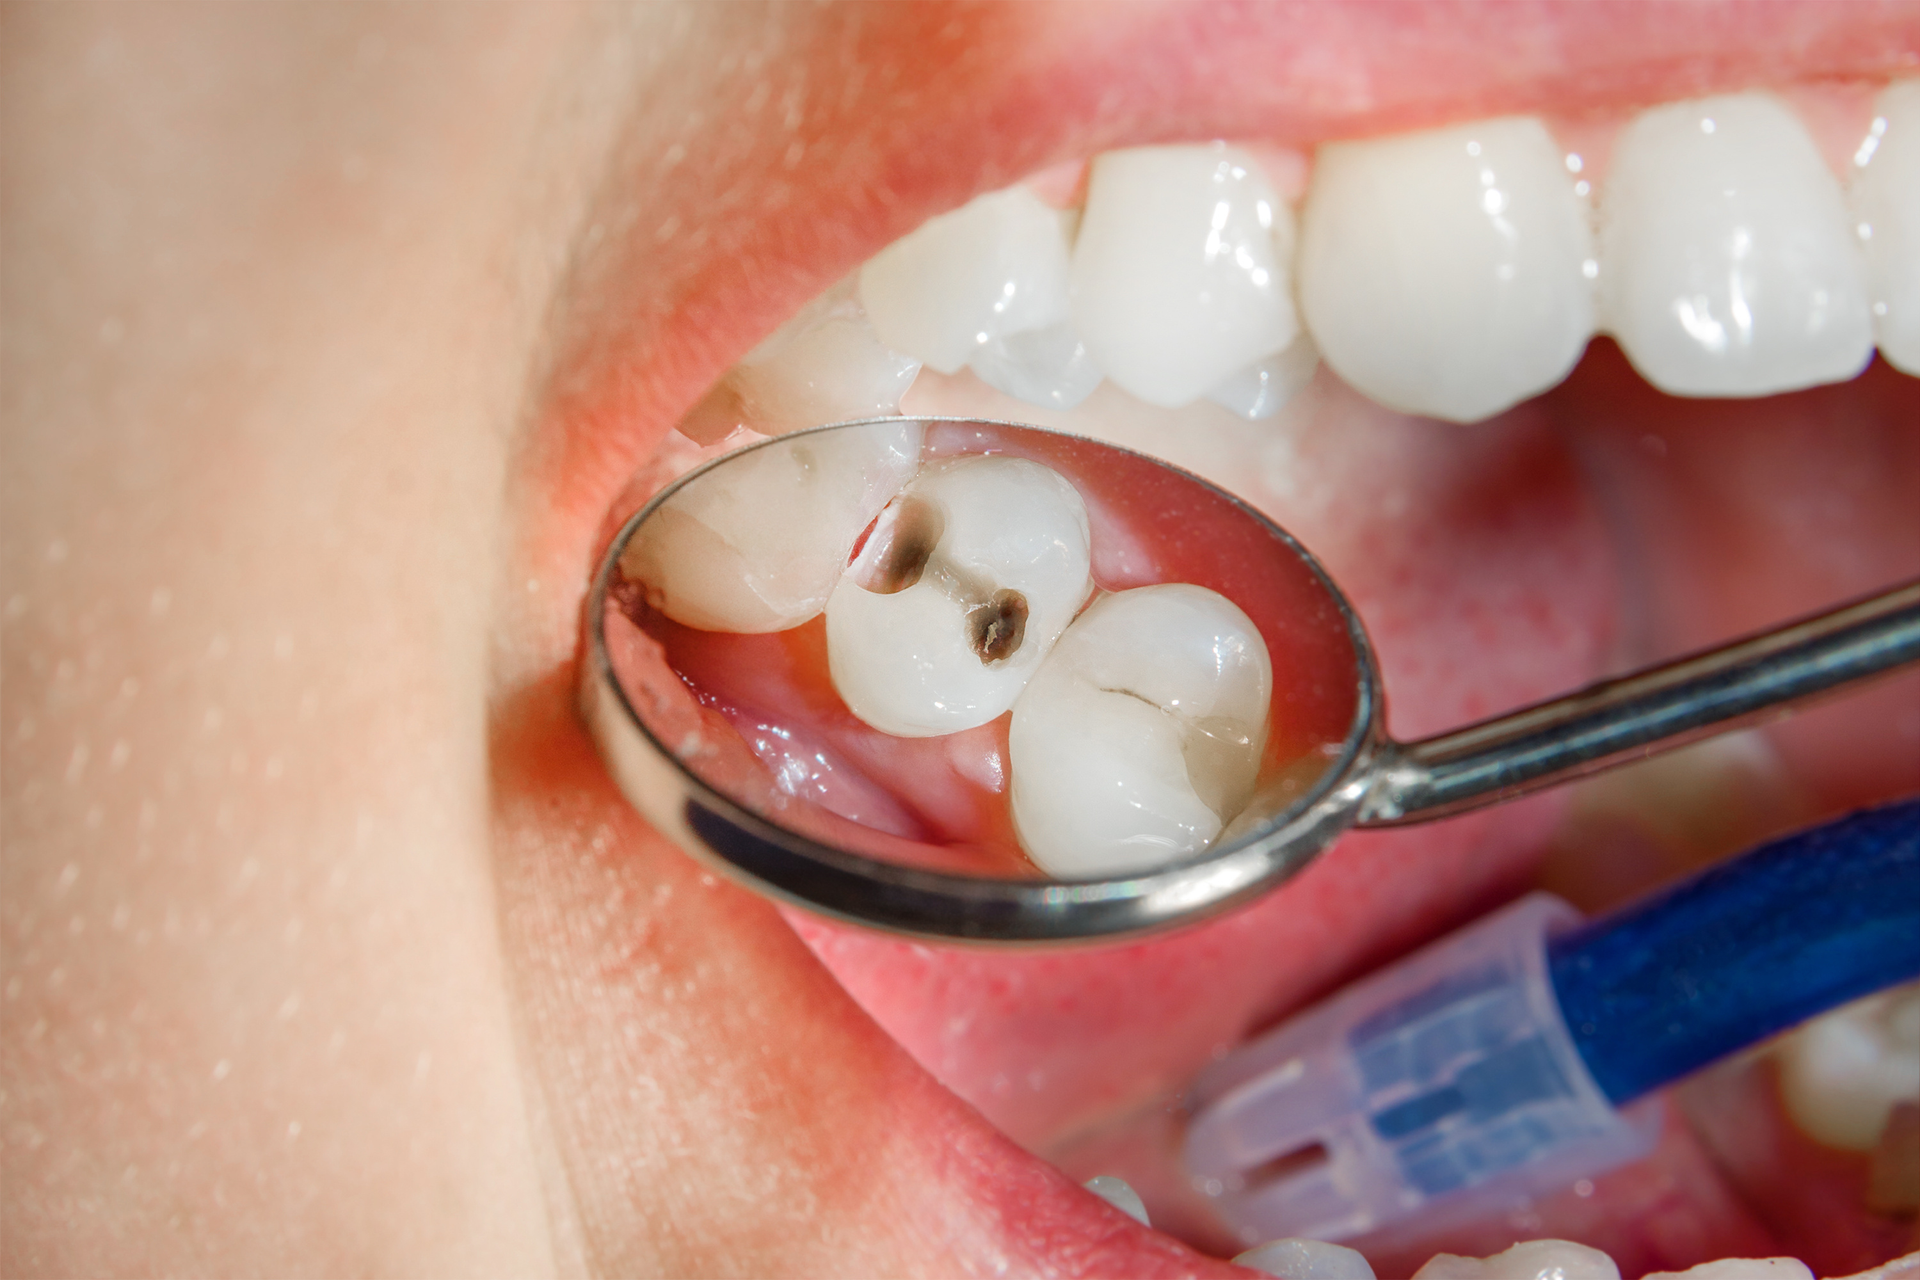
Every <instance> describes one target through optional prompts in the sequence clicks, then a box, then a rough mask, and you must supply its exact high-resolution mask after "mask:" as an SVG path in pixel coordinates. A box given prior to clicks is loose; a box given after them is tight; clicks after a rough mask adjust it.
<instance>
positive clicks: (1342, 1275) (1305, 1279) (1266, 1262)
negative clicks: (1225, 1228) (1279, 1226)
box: [1233, 1239, 1375, 1280]
mask: <svg viewBox="0 0 1920 1280" xmlns="http://www.w3.org/2000/svg"><path fill="white" fill-rule="evenodd" d="M1233 1265H1234V1266H1236V1267H1246V1268H1247V1269H1248V1270H1250V1271H1259V1272H1263V1273H1265V1274H1267V1275H1270V1276H1280V1277H1281V1278H1282V1280H1375V1277H1374V1274H1373V1265H1372V1264H1371V1263H1369V1262H1368V1261H1367V1259H1366V1256H1365V1255H1364V1254H1362V1253H1361V1252H1360V1251H1359V1250H1358V1249H1349V1248H1347V1247H1346V1246H1345V1245H1343V1244H1323V1243H1322V1242H1320V1241H1318V1240H1299V1239H1286V1240H1270V1241H1268V1242H1267V1243H1266V1244H1263V1245H1261V1246H1260V1247H1259V1248H1257V1249H1249V1250H1247V1251H1246V1252H1245V1253H1243V1254H1241V1255H1239V1256H1238V1257H1236V1258H1235V1259H1234V1260H1233Z"/></svg>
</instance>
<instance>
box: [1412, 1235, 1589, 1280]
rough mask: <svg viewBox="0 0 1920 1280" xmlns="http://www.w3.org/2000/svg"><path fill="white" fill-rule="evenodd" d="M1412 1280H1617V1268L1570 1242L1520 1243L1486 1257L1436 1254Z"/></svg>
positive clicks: (1524, 1241)
mask: <svg viewBox="0 0 1920 1280" xmlns="http://www.w3.org/2000/svg"><path fill="white" fill-rule="evenodd" d="M1413 1280H1620V1268H1619V1267H1617V1266H1615V1265H1614V1261H1613V1259H1612V1258H1609V1257H1608V1256H1607V1255H1606V1254H1604V1253H1602V1252H1600V1250H1598V1249H1593V1248H1589V1247H1588V1246H1586V1245H1584V1244H1575V1243H1573V1241H1571V1240H1522V1241H1521V1242H1520V1243H1519V1244H1516V1245H1514V1246H1513V1247H1512V1248H1511V1249H1508V1250H1506V1251H1505V1252H1502V1253H1496V1254H1493V1255H1492V1256H1491V1257H1486V1258H1466V1257H1462V1256H1460V1255H1459V1254H1457V1253H1440V1254H1435V1255H1434V1256H1433V1257H1432V1258H1431V1259H1429V1260H1428V1261H1427V1264H1426V1265H1425V1266H1423V1267H1421V1268H1420V1269H1419V1270H1418V1271H1416V1272H1414V1273H1413Z"/></svg>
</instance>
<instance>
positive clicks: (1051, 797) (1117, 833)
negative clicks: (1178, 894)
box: [1008, 583, 1273, 878]
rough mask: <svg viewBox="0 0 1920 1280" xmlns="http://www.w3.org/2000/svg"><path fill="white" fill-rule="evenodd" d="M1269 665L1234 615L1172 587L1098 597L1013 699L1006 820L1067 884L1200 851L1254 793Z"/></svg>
mask: <svg viewBox="0 0 1920 1280" xmlns="http://www.w3.org/2000/svg"><path fill="white" fill-rule="evenodd" d="M1272 692H1273V669H1272V663H1271V661H1270V659H1269V658H1268V656H1267V648H1266V644H1265V642H1264V641H1263V640H1262V639H1261V636H1260V633H1259V632H1258V631H1257V630H1256V629H1255V628H1254V626H1253V623H1252V622H1251V621H1249V620H1248V618H1247V616H1246V614H1244V613H1242V612H1241V611H1240V609H1239V608H1238V606H1236V605H1234V604H1233V602H1231V601H1230V600H1228V599H1226V597H1224V596H1221V595H1219V594H1218V593H1216V592H1213V591H1209V590H1207V589H1206V588H1205V587H1197V586H1193V585H1190V584H1187V583H1166V584H1162V585H1159V586H1151V587H1136V588H1135V589H1133V590H1131V591H1122V592H1119V593H1117V594H1115V595H1110V596H1106V597H1103V598H1102V599H1100V600H1097V601H1095V602H1094V603H1093V604H1092V605H1091V606H1090V607H1089V608H1088V609H1087V611H1086V613H1084V614H1082V615H1081V616H1080V617H1079V618H1077V619H1076V620H1075V621H1074V623H1073V625H1072V626H1071V627H1069V628H1067V632H1066V634H1065V635H1063V636H1061V637H1060V642H1059V644H1057V645H1055V646H1054V650H1053V652H1052V654H1051V655H1049V656H1048V658H1047V660H1046V662H1044V663H1043V664H1041V667H1040V670H1039V671H1038V672H1036V673H1035V675H1034V677H1033V679H1032V681H1031V682H1030V683H1029V684H1028V685H1027V688H1026V692H1025V693H1023V694H1022V695H1021V696H1020V700H1019V701H1018V702H1017V703H1015V704H1014V709H1013V724H1012V727H1011V730H1010V733H1009V747H1008V754H1009V768H1010V772H1011V774H1012V779H1013V781H1012V793H1013V818H1014V825H1015V828H1016V829H1017V830H1018V832H1019V835H1020V842H1021V845H1022V847H1023V848H1025V849H1026V851H1027V854H1028V856H1029V857H1031V858H1032V859H1033V860H1034V862H1035V863H1037V864H1038V865H1039V866H1040V867H1041V869H1043V870H1045V871H1047V872H1048V873H1049V874H1052V875H1055V876H1061V877H1067V878H1074V877H1093V876H1102V875H1123V874H1126V873H1128V872H1134V871H1143V870H1147V869H1150V868H1153V867H1156V866H1160V865H1163V864H1165V863H1169V862H1172V861H1175V860H1177V859H1179V858H1182V857H1186V856H1189V855H1192V854H1196V853H1199V852H1201V851H1202V850H1204V849H1205V848H1206V847H1207V846H1208V845H1209V844H1211V843H1212V841H1213V839H1214V837H1215V836H1217V835H1218V834H1219V833H1220V829H1221V827H1222V826H1223V825H1224V824H1225V823H1226V822H1227V821H1228V820H1229V819H1231V818H1232V817H1233V815H1234V814H1236V813H1238V812H1239V810H1240V808H1241V806H1243V805H1244V804H1245V803H1246V800H1247V796H1248V795H1249V793H1250V792H1251V791H1252V788H1253V784H1254V778H1255V774H1256V773H1257V771H1258V769H1259V764H1260V752H1261V749H1262V748H1263V747H1264V746H1265V744H1266V736H1267V720H1268V707H1269V703H1270V700H1271V697H1272Z"/></svg>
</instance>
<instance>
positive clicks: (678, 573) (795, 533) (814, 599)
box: [620, 422, 922, 632]
mask: <svg viewBox="0 0 1920 1280" xmlns="http://www.w3.org/2000/svg"><path fill="white" fill-rule="evenodd" d="M921 434H922V428H921V425H920V424H919V423H918V422H897V423H896V422H886V423H876V424H874V425H872V426H866V427H850V428H847V429H845V430H841V431H833V432H827V433H824V434H821V435H805V436H796V437H794V438H792V439H789V440H782V441H779V442H776V443H773V444H768V445H765V446H762V447H761V448H759V449H755V450H754V451H752V452H751V453H747V454H745V455H742V456H740V457H737V458H734V459H732V460H731V461H729V462H727V464H726V465H725V467H724V468H723V469H720V470H718V471H710V472H707V473H705V474H704V475H700V476H696V477H694V478H693V479H692V480H689V481H688V482H687V484H686V485H685V487H683V488H681V489H680V490H679V491H678V492H676V493H675V494H674V495H673V496H672V497H671V498H669V499H667V501H666V502H665V503H663V504H662V505H661V507H660V509H659V510H658V511H655V512H654V513H653V514H652V515H651V516H649V517H648V518H647V520H646V521H645V522H644V523H643V524H642V525H641V526H640V529H639V531H638V532H637V533H636V534H635V535H634V538H633V540H632V541H631V542H630V543H628V544H627V550H626V552H625V554H623V555H622V556H621V557H620V569H621V572H622V573H624V574H625V575H626V576H627V577H628V578H629V579H630V580H633V581H636V582H640V583H642V584H644V587H645V590H646V594H647V599H648V601H649V602H650V603H651V604H652V605H653V607H654V608H656V609H659V610H660V611H661V612H663V613H665V614H666V615H667V616H668V617H670V618H672V619H673V620H674V621H676V622H681V623H684V624H686V625H687V626H690V627H698V628H700V629H702V630H705V631H738V632H762V631H784V630H786V629H787V628H788V627H794V626H798V625H799V624H801V623H802V622H805V621H806V620H807V619H808V618H811V617H813V615H815V614H816V613H819V612H820V610H821V609H822V608H823V607H824V606H825V605H826V603H827V599H828V597H829V596H830V595H831V593H832V592H833V588H834V584H835V583H837V582H838V581H839V580H840V575H841V574H842V573H843V572H844V571H845V568H846V563H847V554H848V552H850V551H851V550H852V549H853V544H854V540H855V539H856V538H858V537H859V536H860V531H861V530H862V529H864V528H866V527H867V525H868V523H869V522H870V521H872V519H873V517H874V515H875V513H876V512H878V511H879V510H880V509H881V508H882V507H883V506H885V505H886V503H887V501H888V499H890V498H892V497H893V495H894V494H895V493H897V492H898V491H899V489H900V486H901V485H903V484H905V483H906V481H907V479H908V477H910V476H912V475H913V473H914V471H915V470H917V469H918V467H919V465H920V439H921Z"/></svg>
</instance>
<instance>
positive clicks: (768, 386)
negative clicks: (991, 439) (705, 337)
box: [679, 280, 920, 444]
mask: <svg viewBox="0 0 1920 1280" xmlns="http://www.w3.org/2000/svg"><path fill="white" fill-rule="evenodd" d="M919 372H920V362H919V361H918V360H916V359H914V358H913V357H912V356H906V355H902V354H900V353H899V352H898V351H895V350H893V349H892V348H890V347H888V346H886V345H885V344H883V343H882V342H881V341H880V339H879V338H878V337H876V336H875V334H874V332H873V326H872V325H871V324H869V323H868V321H867V316H866V312H865V311H864V310H862V309H861V306H860V302H859V299H857V298H856V297H854V287H853V282H852V281H851V280H846V281H842V282H841V283H840V284H838V285H836V286H834V287H833V288H832V289H829V290H828V291H827V292H826V293H824V294H822V295H821V296H820V297H818V298H816V299H814V300H813V301H812V302H811V303H809V304H808V305H807V306H806V307H805V308H804V309H803V310H802V311H801V312H800V314H799V315H797V316H795V317H794V318H793V319H792V320H789V321H788V322H787V323H786V324H784V325H782V326H781V327H780V328H779V329H778V330H776V331H775V332H774V333H773V335H772V336H771V337H769V338H767V339H766V340H765V341H764V342H762V343H761V344H760V345H759V346H757V347H755V348H754V349H753V350H752V351H749V352H748V353H747V354H746V355H744V356H742V357H741V358H740V360H739V362H738V363H737V364H735V365H734V366H733V368H731V369H729V370H727V374H726V376H725V377H724V378H722V379H721V380H720V382H719V383H718V384H717V385H716V386H715V387H714V388H713V390H711V391H709V392H708V393H707V394H706V396H705V398H703V399H702V400H701V402H700V403H699V404H698V405H697V406H695V407H694V409H693V411H692V412H690V413H689V414H687V416H686V417H685V418H684V419H682V420H681V422H680V424H679V427H680V431H681V433H682V434H683V435H686V436H689V437H691V438H692V439H693V440H695V441H697V442H698V443H701V444H713V443H716V442H718V441H720V440H724V439H726V437H727V436H728V435H729V434H730V433H731V432H732V431H733V430H734V429H735V428H737V427H745V428H747V429H748V430H750V431H757V432H759V433H760V434H761V435H767V436H774V435H781V434H783V433H785V432H788V431H795V430H798V429H799V428H801V427H817V426H820V425H821V424H823V423H828V422H844V421H846V420H848V419H850V418H878V417H886V416H890V415H893V414H897V413H898V412H899V411H900V397H901V396H902V395H903V394H905V393H906V390H907V388H908V387H910V386H912V385H913V379H914V377H915V375H917V374H918V373H919Z"/></svg>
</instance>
